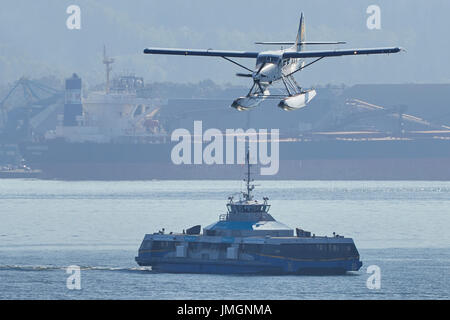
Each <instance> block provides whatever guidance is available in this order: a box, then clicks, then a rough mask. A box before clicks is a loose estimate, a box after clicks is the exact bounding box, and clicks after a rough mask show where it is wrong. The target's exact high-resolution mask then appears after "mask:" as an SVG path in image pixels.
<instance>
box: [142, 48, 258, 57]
mask: <svg viewBox="0 0 450 320" xmlns="http://www.w3.org/2000/svg"><path fill="white" fill-rule="evenodd" d="M144 53H145V54H169V55H179V56H206V57H233V58H257V57H258V54H259V52H249V51H219V50H212V49H207V50H200V49H169V48H146V49H144Z"/></svg>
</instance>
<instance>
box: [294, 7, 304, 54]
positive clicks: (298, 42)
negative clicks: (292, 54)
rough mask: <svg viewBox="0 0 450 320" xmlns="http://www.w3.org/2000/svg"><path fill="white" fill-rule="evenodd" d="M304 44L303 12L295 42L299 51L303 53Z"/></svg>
mask: <svg viewBox="0 0 450 320" xmlns="http://www.w3.org/2000/svg"><path fill="white" fill-rule="evenodd" d="M302 42H305V18H304V17H303V12H302V14H301V16H300V25H299V26H298V33H297V39H296V40H295V47H296V49H297V51H302V46H303V44H302Z"/></svg>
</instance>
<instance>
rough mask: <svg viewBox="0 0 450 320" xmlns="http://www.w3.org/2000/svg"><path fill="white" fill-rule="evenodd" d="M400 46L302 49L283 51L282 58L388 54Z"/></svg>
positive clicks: (400, 49)
mask: <svg viewBox="0 0 450 320" xmlns="http://www.w3.org/2000/svg"><path fill="white" fill-rule="evenodd" d="M402 50H403V49H402V48H398V47H396V48H374V49H346V50H324V51H302V52H285V53H283V58H294V59H295V58H320V57H339V56H354V55H366V54H367V55H368V54H389V53H398V52H400V51H402Z"/></svg>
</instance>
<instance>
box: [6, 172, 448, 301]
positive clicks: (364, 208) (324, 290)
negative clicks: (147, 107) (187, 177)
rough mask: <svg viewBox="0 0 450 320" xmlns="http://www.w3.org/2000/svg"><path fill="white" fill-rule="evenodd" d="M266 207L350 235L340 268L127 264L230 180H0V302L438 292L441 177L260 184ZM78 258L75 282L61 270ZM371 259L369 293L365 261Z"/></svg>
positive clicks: (195, 219)
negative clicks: (183, 268) (349, 259)
mask: <svg viewBox="0 0 450 320" xmlns="http://www.w3.org/2000/svg"><path fill="white" fill-rule="evenodd" d="M259 184H261V186H258V187H257V190H256V191H257V192H256V194H257V196H258V197H259V198H262V196H263V195H267V196H268V197H269V198H270V199H273V200H271V201H270V202H271V204H272V209H271V213H272V214H273V215H274V216H275V217H276V218H277V219H278V220H279V221H281V222H283V223H286V224H288V225H290V226H292V227H296V226H298V227H301V228H303V229H306V230H310V231H312V232H313V233H315V234H317V235H331V234H332V233H333V232H336V233H338V234H342V235H345V236H349V237H352V238H354V240H355V242H356V245H357V247H358V248H359V250H360V253H361V259H362V260H363V263H364V265H363V268H362V269H361V270H360V271H359V272H358V273H353V274H349V275H346V276H334V277H311V276H303V277H302V276H296V277H293V276H279V277H274V276H252V277H248V276H246V277H243V276H223V275H185V274H184V275H171V274H157V273H153V272H151V271H149V270H147V269H145V268H140V267H138V266H137V265H136V264H135V262H134V256H135V255H136V253H137V248H138V246H139V244H140V241H141V240H142V238H143V236H144V234H145V233H151V232H154V231H158V230H159V229H161V228H165V229H166V231H180V230H182V229H186V228H187V227H189V226H192V225H195V224H201V225H202V226H206V225H208V224H210V223H212V222H214V221H215V220H217V218H218V215H219V214H221V213H224V210H225V201H226V198H227V197H228V196H229V195H231V194H233V193H235V192H236V191H239V190H240V188H241V183H240V182H234V181H181V182H175V181H148V182H63V181H39V180H0V299H12V298H20V299H22V298H32V299H34V298H44V299H60V298H62V299H90V298H115V299H116V298H117V299H141V298H142V299H366V298H367V299H419V298H425V299H449V298H450V232H449V228H450V182H372V181H366V182H319V181H317V182H314V181H313V182H303V181H298V182H295V181H289V182H288V181H277V182H275V181H263V182H259ZM69 265H79V266H81V267H82V272H81V278H82V281H81V283H82V284H81V285H82V290H79V291H77V290H68V289H67V288H66V279H67V276H68V274H66V272H65V268H66V267H67V266H69ZM369 265H378V266H379V267H380V268H381V276H382V277H381V289H380V290H369V289H368V288H367V287H366V280H367V278H368V277H369V274H367V273H366V269H367V266H369Z"/></svg>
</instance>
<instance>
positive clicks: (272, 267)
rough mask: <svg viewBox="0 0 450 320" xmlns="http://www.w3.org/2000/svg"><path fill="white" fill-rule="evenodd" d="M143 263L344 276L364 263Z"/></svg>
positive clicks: (179, 269)
mask: <svg viewBox="0 0 450 320" xmlns="http://www.w3.org/2000/svg"><path fill="white" fill-rule="evenodd" d="M137 262H138V264H139V265H140V266H151V267H152V270H153V271H156V272H162V273H199V274H266V275H289V274H292V275H341V274H345V273H347V272H351V271H358V270H359V269H360V268H361V266H362V262H361V261H359V260H357V259H349V260H345V259H342V260H340V261H333V260H329V261H309V262H308V261H303V262H299V261H289V260H287V259H278V258H268V259H265V261H264V263H247V264H246V263H243V262H227V261H218V262H205V261H198V260H191V261H173V259H172V261H170V260H169V259H168V260H166V261H164V260H149V261H147V262H146V261H141V260H138V259H137Z"/></svg>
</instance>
